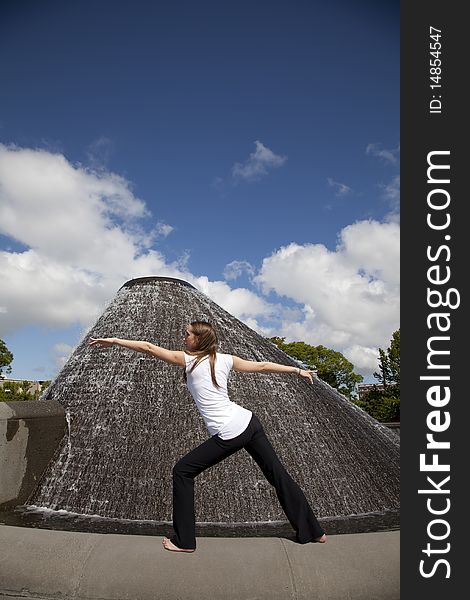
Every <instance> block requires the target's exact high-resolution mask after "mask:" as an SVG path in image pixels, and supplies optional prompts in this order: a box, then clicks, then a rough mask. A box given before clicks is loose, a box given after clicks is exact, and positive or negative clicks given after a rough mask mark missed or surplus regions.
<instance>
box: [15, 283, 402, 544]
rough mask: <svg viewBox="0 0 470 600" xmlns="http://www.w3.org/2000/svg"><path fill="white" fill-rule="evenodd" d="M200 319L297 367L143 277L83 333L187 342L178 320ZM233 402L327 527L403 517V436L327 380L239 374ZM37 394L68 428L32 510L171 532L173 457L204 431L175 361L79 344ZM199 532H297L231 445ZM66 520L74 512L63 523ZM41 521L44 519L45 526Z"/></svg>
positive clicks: (361, 527)
mask: <svg viewBox="0 0 470 600" xmlns="http://www.w3.org/2000/svg"><path fill="white" fill-rule="evenodd" d="M193 320H208V321H210V322H212V323H213V324H214V325H215V326H216V328H217V331H218V334H219V340H220V350H221V351H222V352H227V353H231V354H236V355H238V356H240V357H242V358H245V359H248V360H268V361H272V362H279V363H283V364H296V363H295V361H293V359H291V358H290V357H289V356H287V355H286V354H285V353H283V352H282V351H281V350H279V349H278V348H277V347H276V346H275V345H274V344H272V343H271V342H269V341H268V340H266V339H264V338H263V337H261V336H260V335H258V334H257V333H255V332H254V331H253V330H251V329H250V328H249V327H247V326H246V325H244V324H243V323H242V322H240V321H239V320H237V319H236V318H234V317H233V316H232V315H230V314H229V313H228V312H226V311H225V310H223V309H222V308H221V307H219V306H218V305H217V304H215V303H214V302H213V301H211V300H210V299H209V298H208V297H206V296H205V295H204V294H202V293H201V292H199V291H198V290H196V289H195V288H193V287H192V286H191V285H189V284H188V283H186V282H184V281H180V280H176V279H171V278H162V277H147V278H140V279H134V280H131V281H129V282H127V283H126V284H124V285H123V287H122V288H121V289H120V290H119V292H118V293H117V295H116V297H115V298H114V300H113V301H112V302H111V303H110V305H109V306H108V308H107V309H106V311H105V312H104V314H103V315H102V316H101V317H100V318H99V319H98V321H97V323H96V324H95V325H94V327H92V329H91V331H90V332H89V336H91V337H108V336H116V337H121V338H128V339H144V340H148V341H150V342H153V343H155V344H158V345H162V346H164V347H167V348H173V349H182V348H183V345H182V337H183V332H184V329H185V326H186V325H187V324H188V323H189V322H190V321H193ZM229 393H230V395H231V397H232V399H233V400H234V401H235V402H237V403H239V404H241V405H242V406H245V407H247V408H249V409H251V410H253V411H254V412H255V413H256V414H257V415H258V417H259V419H260V420H261V422H262V423H263V425H264V428H265V430H266V433H267V435H268V437H269V438H270V439H271V441H272V443H273V445H274V447H275V448H276V451H277V452H278V455H279V457H280V458H281V460H282V462H283V463H284V464H285V466H286V467H287V469H288V471H289V472H290V473H291V475H292V477H293V478H294V479H295V480H296V481H297V482H298V483H299V484H300V486H301V487H302V489H303V490H304V491H305V494H306V496H307V498H308V499H309V501H310V503H311V505H312V507H313V509H314V511H315V513H316V515H317V517H318V518H319V520H320V522H322V524H323V525H324V527H325V529H326V530H327V531H329V532H330V533H333V532H337V533H340V532H352V531H356V532H357V531H371V530H378V529H381V528H387V527H393V526H396V525H397V524H398V510H399V441H398V436H397V435H396V434H395V433H393V432H391V431H390V430H388V429H387V428H386V427H384V426H383V425H381V424H379V423H378V422H377V421H375V420H374V419H372V418H371V417H370V416H369V415H367V414H366V413H365V412H363V411H362V410H361V409H359V408H358V407H356V406H355V405H354V404H352V403H351V402H350V401H349V400H348V399H346V398H345V397H343V396H342V395H340V394H339V393H338V392H337V391H336V390H334V389H333V388H331V387H330V386H328V385H327V384H326V383H324V382H322V381H320V380H316V381H314V384H313V385H311V384H309V383H308V382H307V381H305V380H302V379H300V378H299V377H296V376H290V375H287V376H286V375H276V374H239V373H235V372H232V375H231V378H230V382H229ZM42 399H43V400H51V399H55V400H57V401H58V402H60V403H61V404H62V406H63V407H64V408H65V410H66V414H67V422H68V430H67V433H66V435H65V436H64V439H63V441H62V443H61V444H60V445H59V447H58V449H57V451H56V454H55V456H54V458H53V460H52V461H51V462H50V463H49V466H48V468H47V469H46V471H45V472H44V474H43V477H42V479H41V481H40V482H39V485H38V486H37V488H36V490H35V491H34V493H33V494H32V496H31V497H30V499H29V501H28V506H27V507H26V510H29V511H30V512H34V511H36V512H39V513H41V514H42V516H41V519H42V520H43V521H47V520H48V519H51V518H52V516H53V515H55V516H56V525H55V526H57V515H59V519H60V517H61V516H63V519H64V520H68V521H69V520H70V516H71V515H75V517H76V519H75V524H74V527H75V528H78V529H88V530H95V531H100V530H103V527H105V526H104V525H103V523H107V526H106V527H107V528H108V529H107V530H111V531H119V532H126V531H130V532H136V531H141V532H142V533H155V532H157V531H162V532H164V533H168V532H169V529H168V524H169V523H171V518H172V515H171V510H172V507H171V504H172V489H171V486H172V478H171V470H172V467H173V465H174V463H175V462H176V461H177V460H178V459H179V458H180V457H181V456H182V455H184V454H185V453H186V452H188V451H189V450H190V449H192V448H194V447H195V446H196V445H197V444H199V443H201V442H202V441H204V440H205V439H207V437H208V433H207V430H206V428H205V426H204V423H203V421H202V418H201V417H200V416H199V413H198V412H197V409H196V407H195V405H194V402H193V400H192V398H191V396H190V395H189V392H188V391H187V389H186V386H185V384H184V381H183V373H182V369H181V368H178V367H173V366H171V365H168V364H166V363H164V362H162V361H158V360H156V359H154V358H151V357H147V356H146V355H143V354H140V353H136V352H133V351H130V350H125V349H123V348H118V347H113V348H109V349H100V350H98V349H96V348H91V347H89V346H88V338H86V339H84V340H83V341H82V342H81V343H80V345H79V346H78V347H77V348H76V350H75V351H74V353H73V354H72V356H71V357H70V359H69V360H68V362H67V363H66V365H65V366H64V367H63V369H62V371H61V372H60V374H59V375H58V377H57V378H56V379H55V381H54V382H53V383H52V385H51V386H50V387H49V388H48V390H47V392H46V394H45V395H44V396H43V398H42ZM196 515H197V516H196V518H197V534H198V535H204V534H206V535H217V534H220V533H223V535H248V534H249V535H253V534H255V535H256V534H262V535H270V534H274V535H279V534H280V533H282V532H284V533H288V532H289V531H292V530H291V528H290V525H289V524H288V523H287V522H286V518H285V515H284V513H283V512H282V509H281V508H280V506H279V502H278V500H277V497H276V495H275V493H274V491H273V489H272V488H271V486H270V485H269V483H268V482H267V481H266V480H265V479H264V477H263V475H262V473H261V471H260V470H259V468H258V467H257V465H256V463H254V461H253V460H252V459H251V457H250V456H249V455H248V454H247V453H246V452H244V451H241V452H238V453H237V454H235V455H233V456H231V457H230V458H228V459H227V460H225V461H223V462H222V463H220V464H218V465H216V466H215V467H213V468H212V469H209V470H208V471H206V472H204V473H202V474H201V475H200V476H199V477H198V478H197V480H196ZM65 517H69V519H65ZM43 526H44V524H43Z"/></svg>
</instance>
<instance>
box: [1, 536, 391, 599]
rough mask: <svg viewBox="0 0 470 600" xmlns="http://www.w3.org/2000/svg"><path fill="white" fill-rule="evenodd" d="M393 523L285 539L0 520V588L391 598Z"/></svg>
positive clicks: (67, 593) (69, 593) (119, 595)
mask: <svg viewBox="0 0 470 600" xmlns="http://www.w3.org/2000/svg"><path fill="white" fill-rule="evenodd" d="M399 536H400V534H399V531H388V532H378V533H361V534H350V535H336V536H330V537H329V538H328V542H327V543H326V544H305V545H300V544H296V543H294V542H292V541H290V540H287V539H285V538H198V540H197V542H198V548H197V550H196V552H194V553H193V554H176V553H173V552H168V551H166V550H164V549H163V547H162V544H161V540H162V538H161V537H152V536H136V535H113V534H96V533H78V532H70V531H51V530H45V529H30V528H26V527H10V526H6V525H3V526H1V525H0V557H1V558H0V597H3V598H36V599H39V598H41V599H52V598H54V599H56V600H57V599H73V600H95V599H96V600H98V599H100V600H108V599H109V600H125V599H128V600H157V599H160V598H161V599H162V600H163V599H164V600H173V599H175V600H176V599H178V600H186V599H188V600H189V599H191V600H193V599H194V600H196V599H197V600H198V599H200V598H210V599H211V600H218V599H220V600H230V599H233V600H245V599H246V600H248V599H250V600H255V599H264V598H266V599H269V600H276V599H279V600H287V599H292V600H301V599H304V598H305V599H308V600H312V599H315V598H319V599H320V598H321V599H322V600H344V599H345V598H347V599H348V600H374V599H377V600H398V598H399V597H400V592H399Z"/></svg>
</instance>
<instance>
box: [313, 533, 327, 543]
mask: <svg viewBox="0 0 470 600" xmlns="http://www.w3.org/2000/svg"><path fill="white" fill-rule="evenodd" d="M326 540H327V537H326V533H324V534H323V535H322V536H321V537H319V538H315V540H314V541H315V542H319V543H320V544H324V543H325V542H326Z"/></svg>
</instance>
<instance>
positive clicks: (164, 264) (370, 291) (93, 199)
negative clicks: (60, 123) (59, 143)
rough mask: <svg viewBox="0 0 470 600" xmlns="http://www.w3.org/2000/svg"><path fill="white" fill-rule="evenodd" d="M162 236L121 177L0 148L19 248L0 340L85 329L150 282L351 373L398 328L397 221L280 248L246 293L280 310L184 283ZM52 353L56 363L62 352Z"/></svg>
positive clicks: (224, 286)
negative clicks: (340, 360) (341, 360)
mask: <svg viewBox="0 0 470 600" xmlns="http://www.w3.org/2000/svg"><path fill="white" fill-rule="evenodd" d="M170 232H171V226H170V225H166V224H164V223H163V222H161V221H158V220H157V221H155V220H153V218H152V215H150V214H149V211H148V210H147V208H146V206H145V203H144V202H143V201H142V200H140V199H139V198H137V197H136V196H135V195H134V194H133V192H132V187H131V185H130V183H129V182H128V181H126V180H125V179H124V178H122V177H120V176H118V175H116V174H114V173H109V172H106V171H101V172H99V173H96V172H94V171H90V170H87V169H85V168H82V167H78V166H73V165H72V164H70V163H69V162H68V161H67V160H66V158H65V157H64V156H63V155H58V154H53V153H50V152H46V151H44V150H30V149H20V148H12V147H6V146H3V145H0V233H3V234H4V235H6V236H7V237H10V238H13V239H15V240H18V241H19V242H21V243H22V244H23V245H24V246H25V247H26V249H25V250H24V251H17V252H15V251H7V250H5V251H1V252H0V281H1V282H2V299H1V308H0V337H1V336H4V335H6V334H8V333H12V332H14V331H16V330H17V329H19V328H21V327H24V326H27V325H32V324H34V325H45V326H51V327H67V326H70V325H72V324H75V323H80V324H81V326H82V328H83V329H86V328H87V327H89V326H90V325H91V324H92V323H93V322H94V321H95V320H96V318H97V317H98V316H99V315H100V314H102V312H103V310H104V307H105V306H106V304H107V303H108V302H109V301H110V300H111V299H112V298H113V297H114V296H115V294H116V292H117V290H118V289H119V288H120V287H121V286H122V284H123V283H124V282H125V281H127V280H129V279H132V278H134V277H140V276H148V275H158V276H168V277H175V278H179V279H183V280H186V281H188V282H189V283H191V284H192V285H194V286H195V287H196V288H198V289H199V290H201V291H202V292H203V293H205V294H206V295H207V296H209V297H210V298H212V299H213V300H214V301H215V302H216V303H217V304H219V305H220V306H222V307H223V308H225V309H226V310H227V311H229V312H230V313H231V314H233V315H235V316H236V317H238V318H239V319H241V320H243V321H244V322H245V323H247V324H248V325H249V326H250V327H252V328H254V329H255V330H257V331H258V332H259V333H261V335H267V336H268V335H282V336H285V337H286V338H287V339H289V340H294V339H297V340H304V341H306V342H308V343H311V344H315V345H318V344H323V345H325V346H328V347H331V348H334V349H335V350H339V351H342V352H343V353H344V354H345V356H347V357H348V358H350V360H352V362H353V363H354V364H357V367H358V368H361V369H362V372H363V373H365V372H366V371H367V369H369V370H371V371H373V370H376V369H377V365H376V357H377V348H378V347H379V346H380V347H382V348H386V347H388V345H389V342H390V338H391V334H392V332H393V331H394V330H395V329H396V328H398V286H399V275H398V264H399V260H398V253H399V226H398V224H397V223H395V222H387V223H378V222H376V221H361V222H358V223H354V224H353V225H350V226H348V227H345V228H344V229H343V230H342V232H341V234H340V238H339V242H338V246H337V248H336V249H335V251H330V250H328V249H327V248H326V247H325V246H322V245H320V244H306V245H299V244H290V245H289V246H286V247H284V248H280V249H278V250H277V251H276V252H274V253H273V254H272V255H271V256H269V257H267V258H265V259H264V261H263V264H262V268H261V270H260V272H259V274H258V275H257V277H256V278H254V281H255V282H256V284H257V285H258V286H259V287H258V290H259V291H261V292H264V293H266V294H267V293H269V292H270V291H271V290H273V291H274V292H276V293H277V294H278V295H279V296H284V297H286V298H288V299H289V301H288V302H287V304H289V305H290V307H286V306H285V305H286V302H285V301H284V299H281V300H279V301H273V300H271V301H270V302H268V301H267V300H266V299H265V298H264V297H263V296H262V294H261V293H256V292H255V291H252V290H251V289H246V288H232V287H230V285H229V284H228V283H227V281H210V280H209V279H208V278H207V277H206V276H196V275H194V274H192V273H191V272H190V271H189V269H188V256H187V255H184V256H182V257H181V258H180V259H179V260H178V261H175V262H172V263H169V262H168V261H167V260H166V258H165V256H163V255H162V254H161V253H160V252H158V251H157V250H155V249H154V248H153V247H152V242H153V241H154V240H155V239H156V238H157V237H158V236H159V235H160V236H164V235H168V234H169V233H170ZM242 272H246V273H248V274H249V275H250V277H251V276H252V275H253V273H254V269H253V267H252V265H250V264H249V263H248V262H246V261H233V262H232V263H229V264H228V265H227V267H226V271H225V277H226V279H227V280H228V281H230V280H231V279H234V278H235V277H237V276H239V275H240V274H241V273H242ZM56 350H61V351H59V352H55V355H57V356H58V357H59V360H61V357H65V356H66V355H67V351H68V350H67V349H65V348H61V349H59V348H56ZM62 351H63V352H62ZM353 357H354V360H353Z"/></svg>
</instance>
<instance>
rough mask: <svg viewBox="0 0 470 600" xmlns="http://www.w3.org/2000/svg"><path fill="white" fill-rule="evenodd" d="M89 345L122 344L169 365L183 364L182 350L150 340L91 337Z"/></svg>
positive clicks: (104, 346) (103, 346) (180, 365)
mask: <svg viewBox="0 0 470 600" xmlns="http://www.w3.org/2000/svg"><path fill="white" fill-rule="evenodd" d="M89 345H90V346H101V347H102V348H109V347H110V346H122V347H123V348H129V349H130V350H136V351H137V352H144V353H145V354H150V356H154V357H155V358H160V359H161V360H164V361H165V362H167V363H169V364H170V365H177V366H179V367H184V366H185V361H184V352H182V351H181V350H167V349H166V348H162V347H161V346H155V344H151V343H150V342H144V341H139V340H122V339H121V338H91V340H90V342H89Z"/></svg>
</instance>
